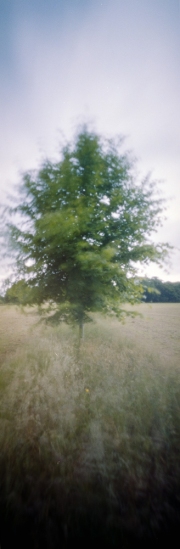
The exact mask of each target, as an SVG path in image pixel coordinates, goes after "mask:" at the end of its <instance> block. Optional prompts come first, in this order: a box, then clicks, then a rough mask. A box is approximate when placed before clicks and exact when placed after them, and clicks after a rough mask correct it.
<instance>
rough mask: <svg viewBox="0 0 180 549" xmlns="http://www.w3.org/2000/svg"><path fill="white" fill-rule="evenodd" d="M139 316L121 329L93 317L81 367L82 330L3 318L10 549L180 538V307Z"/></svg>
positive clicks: (1, 499)
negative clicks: (78, 347)
mask: <svg viewBox="0 0 180 549" xmlns="http://www.w3.org/2000/svg"><path fill="white" fill-rule="evenodd" d="M139 310H140V312H142V313H143V314H144V316H143V317H136V318H135V319H131V318H128V319H127V322H126V323H125V324H124V325H122V324H120V323H119V322H118V321H116V320H113V319H111V320H109V319H104V318H102V317H101V316H98V315H95V316H94V323H90V324H88V325H87V326H86V328H85V339H84V341H83V342H82V346H81V350H80V355H79V358H78V360H77V352H76V340H77V334H76V330H75V329H73V328H71V327H69V326H66V325H64V324H60V325H59V326H58V327H55V328H51V327H50V326H44V325H41V324H37V321H38V316H37V314H36V311H35V310H32V311H29V312H28V314H27V315H24V314H21V313H20V312H19V311H18V310H17V309H15V308H13V307H1V322H0V334H1V335H0V341H1V359H2V360H1V368H0V446H1V455H0V486H1V495H0V509H1V529H2V534H1V537H2V540H1V544H2V548H4V547H6V546H7V547H8V546H9V544H10V538H9V536H10V535H11V534H12V535H13V540H14V541H13V543H15V541H17V543H18V546H19V547H21V545H22V547H23V546H24V545H26V547H31V548H32V547H43V548H46V547H47V548H48V549H49V548H51V547H52V548H53V549H54V548H56V547H60V546H61V544H62V546H63V547H72V546H74V543H75V542H76V543H78V544H79V545H80V544H81V542H82V545H84V544H85V543H86V546H87V545H88V543H89V546H92V543H95V541H96V542H97V541H98V540H99V542H100V543H101V544H102V545H103V546H104V547H119V546H120V544H121V546H122V547H124V548H126V547H132V543H133V542H134V541H138V543H139V544H141V543H142V544H144V542H146V543H150V546H152V543H153V544H155V543H156V542H157V544H159V542H160V541H159V540H163V541H164V540H167V539H168V536H170V537H171V535H172V531H173V532H175V531H176V530H177V532H178V529H179V527H178V525H179V511H180V452H179V450H180V421H179V420H180V376H179V374H180V368H179V360H178V359H179V338H178V331H179V325H180V307H179V305H176V304H175V305H174V304H173V305H171V304H167V305H163V304H153V305H152V306H151V307H149V306H147V305H145V304H144V305H142V306H140V307H139ZM3 334H4V337H3ZM158 546H159V545H158Z"/></svg>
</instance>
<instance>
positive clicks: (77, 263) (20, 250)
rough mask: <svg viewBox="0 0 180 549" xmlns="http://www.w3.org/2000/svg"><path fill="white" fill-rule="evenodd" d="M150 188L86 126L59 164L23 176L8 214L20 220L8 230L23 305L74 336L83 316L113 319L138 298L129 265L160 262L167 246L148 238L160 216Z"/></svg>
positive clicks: (115, 147)
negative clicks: (43, 307) (44, 312)
mask: <svg viewBox="0 0 180 549" xmlns="http://www.w3.org/2000/svg"><path fill="white" fill-rule="evenodd" d="M155 190H156V187H155V186H154V184H152V183H151V182H150V181H149V178H148V177H147V178H145V180H143V181H142V182H138V181H137V180H136V176H135V174H134V163H133V161H132V160H131V158H130V156H129V155H128V154H123V153H121V152H120V149H119V145H118V144H117V143H116V141H115V140H109V141H107V140H103V139H101V138H100V137H99V136H98V135H96V134H95V133H91V132H90V131H88V129H86V128H83V129H82V131H80V133H79V134H78V135H77V136H76V138H75V140H74V141H73V143H72V146H71V145H70V144H69V145H66V146H65V147H64V148H63V149H62V151H61V156H60V160H59V162H54V163H53V162H50V161H49V160H47V161H45V162H44V163H43V165H42V166H41V167H40V169H39V170H38V171H37V172H31V173H26V174H25V175H24V177H23V182H22V185H21V186H20V189H19V205H18V206H17V207H16V208H12V210H11V213H12V214H13V215H14V214H17V213H18V215H20V219H21V221H20V222H18V221H17V222H16V223H12V224H11V223H8V230H9V234H10V241H11V246H13V249H15V250H16V252H17V268H18V269H17V272H18V275H17V276H18V278H19V279H20V278H21V277H23V279H25V280H26V281H27V283H28V286H29V288H31V292H30V293H29V295H28V292H27V298H26V299H27V302H31V303H32V302H33V303H37V304H42V303H44V302H47V301H49V302H54V303H56V304H57V305H58V311H56V317H58V318H59V319H60V318H63V319H65V320H67V321H69V320H73V321H76V322H77V323H78V324H79V330H80V336H82V332H83V323H84V321H86V320H87V319H88V313H89V312H90V311H102V312H105V313H115V314H116V315H120V314H121V304H122V303H124V302H131V303H134V302H135V301H136V300H137V299H139V298H140V296H141V291H142V287H141V284H138V283H137V278H136V277H135V274H136V268H135V267H136V264H138V263H139V261H140V262H142V263H147V262H148V261H154V262H160V261H162V259H163V258H164V256H165V254H166V253H167V248H168V246H167V245H163V244H158V245H155V244H153V243H152V242H151V240H150V235H151V233H152V232H153V231H154V230H156V228H157V226H158V225H159V224H160V221H161V213H162V210H163V203H162V201H161V200H160V199H159V198H158V199H157V198H156V197H155ZM23 220H24V221H25V223H24V224H23ZM18 278H17V280H18Z"/></svg>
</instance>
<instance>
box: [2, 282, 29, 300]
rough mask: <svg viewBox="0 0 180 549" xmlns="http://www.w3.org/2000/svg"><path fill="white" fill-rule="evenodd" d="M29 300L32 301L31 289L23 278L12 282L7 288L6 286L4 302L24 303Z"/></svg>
mask: <svg viewBox="0 0 180 549" xmlns="http://www.w3.org/2000/svg"><path fill="white" fill-rule="evenodd" d="M31 301H33V299H32V289H31V288H30V286H29V284H28V283H27V282H26V281H25V280H19V281H18V282H14V283H13V284H12V285H11V286H10V287H9V288H7V290H6V293H5V296H4V303H14V304H17V305H26V304H27V303H28V302H31Z"/></svg>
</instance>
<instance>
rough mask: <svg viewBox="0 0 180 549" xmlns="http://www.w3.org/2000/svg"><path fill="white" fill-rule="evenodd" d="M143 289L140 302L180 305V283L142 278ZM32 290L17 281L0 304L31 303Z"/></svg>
mask: <svg viewBox="0 0 180 549" xmlns="http://www.w3.org/2000/svg"><path fill="white" fill-rule="evenodd" d="M141 284H142V287H143V289H144V291H143V294H142V301H146V302H147V303H168V302H169V303H180V282H162V280H159V278H156V277H154V278H143V279H141ZM31 297H32V289H31V288H30V287H29V286H28V284H27V282H26V281H25V280H19V281H18V282H15V283H14V284H12V286H11V287H10V288H8V289H7V290H6V293H5V296H4V297H1V296H0V302H1V303H14V304H21V305H25V304H26V303H31Z"/></svg>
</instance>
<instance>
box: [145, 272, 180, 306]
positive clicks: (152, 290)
mask: <svg viewBox="0 0 180 549" xmlns="http://www.w3.org/2000/svg"><path fill="white" fill-rule="evenodd" d="M142 285H143V287H144V295H143V300H145V301H147V302H155V303H158V302H160V303H168V302H169V303H179V302H180V282H162V280H159V279H158V278H157V277H154V278H144V279H143V281H142Z"/></svg>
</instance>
